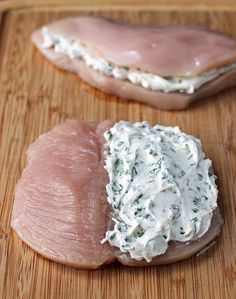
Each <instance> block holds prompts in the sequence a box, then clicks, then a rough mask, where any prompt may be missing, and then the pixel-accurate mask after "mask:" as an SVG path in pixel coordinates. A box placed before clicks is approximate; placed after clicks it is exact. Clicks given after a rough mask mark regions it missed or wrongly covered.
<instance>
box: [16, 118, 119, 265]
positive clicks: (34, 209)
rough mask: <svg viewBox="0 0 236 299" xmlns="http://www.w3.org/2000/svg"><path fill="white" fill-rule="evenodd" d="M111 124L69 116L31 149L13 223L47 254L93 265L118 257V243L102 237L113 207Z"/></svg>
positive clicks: (19, 231) (108, 261)
mask: <svg viewBox="0 0 236 299" xmlns="http://www.w3.org/2000/svg"><path fill="white" fill-rule="evenodd" d="M110 126H111V122H109V121H108V122H103V123H101V124H100V125H96V124H93V123H87V122H77V121H68V122H66V123H64V124H62V125H59V126H57V127H55V128H54V129H53V130H51V131H50V132H49V133H46V134H43V135H41V136H40V137H39V138H38V139H37V140H36V142H35V143H34V144H32V145H31V146H30V148H29V150H28V152H27V166H26V168H25V169H24V171H23V174H22V177H21V179H20V181H19V182H18V184H17V187H16V193H15V202H14V208H13V215H12V227H13V229H14V230H15V231H16V233H17V234H18V235H19V236H20V237H21V238H22V239H23V241H25V242H26V243H27V244H28V245H29V246H30V247H32V248H33V249H34V250H36V251H37V252H39V253H40V254H42V255H44V256H45V257H48V258H50V259H52V260H55V261H58V262H61V263H64V264H68V265H72V266H75V267H79V268H89V269H93V268H98V267H100V266H102V265H103V264H106V263H110V262H111V261H112V260H114V250H113V248H111V247H110V246H109V245H108V244H104V245H102V244H101V243H100V240H101V239H102V238H103V237H104V232H105V231H106V229H107V223H108V219H107V217H108V216H107V215H108V209H109V207H108V205H107V203H106V190H105V184H106V181H107V179H108V178H107V174H106V171H105V169H104V163H103V132H104V130H106V129H108V128H109V127H110Z"/></svg>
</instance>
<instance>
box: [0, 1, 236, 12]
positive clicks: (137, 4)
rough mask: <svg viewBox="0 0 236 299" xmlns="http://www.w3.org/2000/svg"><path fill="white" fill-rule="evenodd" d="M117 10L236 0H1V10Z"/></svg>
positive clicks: (229, 4)
mask: <svg viewBox="0 0 236 299" xmlns="http://www.w3.org/2000/svg"><path fill="white" fill-rule="evenodd" d="M78 8H79V9H82V10H84V9H85V10H91V9H93V10H95V9H98V10H114V9H115V10H117V9H122V10H124V9H134V8H135V9H136V10H137V9H141V10H142V9H144V10H145V9H147V8H148V9H152V8H153V9H156V8H158V9H161V10H171V9H175V10H176V9H179V10H190V9H194V10H232V9H236V1H235V0H197V1H196V0H128V1H127V0H50V1H49V0H31V1H30V0H0V11H1V10H10V9H17V10H24V9H27V10H29V9H30V10H36V11H39V10H41V11H42V10H48V9H50V10H62V9H63V10H72V9H78Z"/></svg>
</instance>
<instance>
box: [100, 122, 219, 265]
mask: <svg viewBox="0 0 236 299" xmlns="http://www.w3.org/2000/svg"><path fill="white" fill-rule="evenodd" d="M104 136H105V139H106V159H105V168H106V170H107V172H108V175H109V184H108V185H107V186H106V189H107V194H108V198H107V200H108V202H109V203H110V204H111V206H112V208H113V210H114V217H113V221H114V228H113V229H112V230H109V231H107V232H106V236H105V238H104V239H103V240H102V242H106V241H108V242H109V243H110V244H111V245H112V246H116V247H119V249H120V250H121V251H122V252H125V253H129V254H130V256H131V258H133V259H136V260H142V259H145V260H146V261H148V262H150V261H151V260H152V259H153V258H154V257H155V256H157V255H161V254H163V253H165V252H166V250H167V248H168V242H169V241H171V240H173V241H180V242H188V241H191V240H196V239H198V238H200V237H201V236H203V235H204V234H205V233H206V232H207V230H208V229H209V227H210V225H211V218H212V215H213V210H214V209H215V208H216V207H217V194H218V190H217V187H216V185H215V179H216V177H215V176H214V175H213V174H212V167H211V164H212V163H211V161H210V160H209V159H206V158H205V154H204V153H203V151H202V148H201V142H200V140H198V139H196V138H194V137H193V136H190V135H186V134H185V133H182V132H181V131H180V130H179V128H178V127H164V126H159V125H156V126H153V127H152V126H150V125H149V124H148V123H146V122H140V123H134V124H131V123H129V122H126V121H120V122H118V123H116V124H115V125H114V126H113V127H112V128H111V129H110V130H108V131H107V132H106V133H105V135H104Z"/></svg>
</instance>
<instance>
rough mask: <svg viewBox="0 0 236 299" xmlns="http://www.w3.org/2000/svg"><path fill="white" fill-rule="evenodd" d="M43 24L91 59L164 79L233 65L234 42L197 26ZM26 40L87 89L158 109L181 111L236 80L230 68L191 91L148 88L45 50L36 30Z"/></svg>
mask: <svg viewBox="0 0 236 299" xmlns="http://www.w3.org/2000/svg"><path fill="white" fill-rule="evenodd" d="M46 26H47V28H48V30H49V31H50V33H52V34H55V35H61V36H63V37H65V38H69V39H73V40H75V41H78V42H80V43H82V44H83V45H85V46H86V48H87V49H88V50H89V52H90V53H92V54H93V55H94V57H96V58H97V59H105V60H106V61H108V62H110V63H113V64H114V65H117V66H119V67H126V68H127V67H128V68H130V69H134V70H136V69H137V70H139V71H143V72H147V73H152V74H157V75H159V76H162V77H163V78H165V79H166V78H179V79H181V78H192V77H193V76H197V75H201V74H202V73H204V72H207V71H212V70H214V69H217V68H219V67H223V66H225V65H229V64H231V63H235V62H236V41H235V40H234V39H232V38H230V37H228V36H225V35H223V34H221V33H219V32H215V31H213V30H210V29H208V28H204V27H200V26H167V27H160V28H155V27H147V26H143V25H131V24H127V23H121V22H116V21H111V20H106V19H100V18H95V17H78V18H68V19H65V20H61V21H57V22H54V23H51V24H49V25H46ZM32 41H33V43H34V44H35V45H36V47H37V48H38V49H39V50H40V51H41V52H42V54H43V55H44V56H45V57H46V58H47V59H48V60H50V61H51V62H52V63H54V64H55V65H56V66H58V67H59V68H61V69H64V70H68V71H71V72H74V73H76V74H78V75H79V76H80V77H81V78H82V79H83V80H84V81H86V82H87V83H89V84H90V85H92V86H94V87H97V88H99V89H101V90H103V91H104V92H107V93H109V94H114V95H117V96H119V97H121V98H124V99H130V100H137V101H140V102H142V103H146V104H148V105H151V106H153V107H155V108H159V109H164V110H179V109H184V108H186V107H187V106H188V105H189V104H190V103H191V102H193V101H195V100H197V99H200V98H204V97H208V96H210V95H213V94H215V93H218V92H220V91H222V90H224V89H226V88H229V87H231V86H234V85H235V82H236V67H234V68H232V69H230V70H229V71H226V72H222V73H220V74H219V75H217V76H216V77H215V78H214V79H212V80H210V81H208V82H206V83H202V84H203V85H202V86H200V87H198V88H195V89H194V91H193V92H192V93H191V92H190V93H186V92H183V91H181V90H177V91H168V92H165V91H163V90H153V89H150V88H145V87H143V86H141V85H140V84H137V85H136V84H134V83H132V82H130V81H129V80H127V79H117V78H115V77H114V76H110V75H107V74H104V73H103V72H101V71H97V70H94V68H92V67H91V66H88V65H87V64H86V63H85V62H84V61H83V60H82V59H76V58H74V59H73V58H70V57H69V56H67V55H64V54H62V53H58V52H55V50H54V48H53V47H48V48H45V47H44V38H43V34H42V29H40V30H38V31H36V32H34V33H33V35H32ZM173 49H175V51H173ZM161 84H162V83H161ZM190 89H191V86H190Z"/></svg>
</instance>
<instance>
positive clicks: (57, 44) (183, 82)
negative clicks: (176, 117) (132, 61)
mask: <svg viewBox="0 0 236 299" xmlns="http://www.w3.org/2000/svg"><path fill="white" fill-rule="evenodd" d="M42 33H43V37H44V45H43V47H45V48H51V47H54V50H55V52H57V53H62V54H64V55H67V56H69V57H70V58H71V59H82V60H83V61H84V62H85V63H86V64H87V65H88V66H90V67H92V68H93V69H94V70H96V71H99V72H101V73H103V74H105V75H107V76H112V77H114V78H116V79H123V80H128V81H130V82H132V83H133V84H136V85H141V86H142V87H144V88H147V89H150V90H156V91H157V90H158V91H163V92H173V91H178V92H182V93H187V94H192V93H194V91H195V90H197V89H199V88H200V87H201V86H202V85H203V84H205V83H207V82H209V81H211V80H213V79H215V78H216V77H219V76H220V75H222V74H224V73H226V72H229V71H231V70H232V69H234V68H235V67H236V63H232V64H228V65H226V66H224V67H220V68H217V69H214V70H212V71H209V72H205V73H202V74H201V75H198V76H195V77H189V78H181V77H162V76H159V75H157V74H152V73H148V72H142V71H141V70H138V69H130V68H128V67H121V66H118V65H115V64H113V63H111V62H109V61H106V60H105V59H101V58H98V57H94V56H93V55H92V54H91V53H90V52H89V49H88V48H87V47H86V46H85V45H83V44H81V43H80V42H79V41H75V40H74V39H71V38H68V37H64V36H62V35H57V34H52V33H50V32H49V30H48V29H47V27H44V28H43V30H42Z"/></svg>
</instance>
